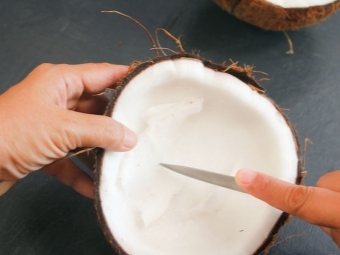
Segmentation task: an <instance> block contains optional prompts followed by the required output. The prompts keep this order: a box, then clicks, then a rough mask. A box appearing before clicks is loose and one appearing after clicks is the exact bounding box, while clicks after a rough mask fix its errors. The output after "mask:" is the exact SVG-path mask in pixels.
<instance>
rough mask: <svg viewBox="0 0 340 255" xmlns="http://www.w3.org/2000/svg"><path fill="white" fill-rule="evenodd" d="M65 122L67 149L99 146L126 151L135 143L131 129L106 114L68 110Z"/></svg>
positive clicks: (134, 135) (135, 139) (135, 137)
mask: <svg viewBox="0 0 340 255" xmlns="http://www.w3.org/2000/svg"><path fill="white" fill-rule="evenodd" d="M64 116H65V115H64ZM75 120H76V121H75ZM66 123H67V125H65V128H66V129H67V131H66V133H67V137H66V139H68V142H66V144H68V143H69V148H68V150H72V149H75V148H79V147H100V148H103V149H106V150H112V151H128V150H131V149H132V148H133V147H134V146H135V145H136V143H137V136H136V134H135V133H134V132H133V131H131V130H130V129H129V128H127V127H126V126H124V125H123V124H121V123H119V122H117V121H115V120H114V119H112V118H110V117H107V116H99V115H92V114H86V113H79V112H73V111H68V117H67V122H66Z"/></svg>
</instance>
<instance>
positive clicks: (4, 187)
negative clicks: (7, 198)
mask: <svg viewBox="0 0 340 255" xmlns="http://www.w3.org/2000/svg"><path fill="white" fill-rule="evenodd" d="M16 182H17V181H0V196H2V195H3V194H5V193H6V192H7V191H8V190H9V189H10V188H11V187H12V186H13V185H14V184H15V183H16Z"/></svg>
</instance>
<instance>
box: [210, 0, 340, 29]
mask: <svg viewBox="0 0 340 255" xmlns="http://www.w3.org/2000/svg"><path fill="white" fill-rule="evenodd" d="M214 2H215V3H217V4H218V5H219V6H221V7H222V9H224V10H226V11H227V12H229V13H230V14H232V15H234V16H235V17H237V18H239V19H240V20H243V21H245V22H247V23H250V24H252V25H254V26H257V27H260V28H262V29H265V30H274V31H286V30H295V29H298V28H301V27H305V26H309V25H312V24H315V23H317V22H320V21H322V20H324V19H326V18H327V17H329V16H330V15H332V14H333V13H335V12H336V11H337V10H339V9H340V1H339V0H338V1H335V2H333V3H330V4H327V5H323V6H311V7H309V8H283V7H281V6H278V5H274V4H271V3H269V2H267V1H265V0H214Z"/></svg>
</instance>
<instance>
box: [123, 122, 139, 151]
mask: <svg viewBox="0 0 340 255" xmlns="http://www.w3.org/2000/svg"><path fill="white" fill-rule="evenodd" d="M137 140H138V138H137V135H136V134H135V132H133V131H132V130H130V129H128V128H127V127H125V129H124V142H123V147H124V149H127V150H130V149H132V148H133V147H135V145H136V143H137Z"/></svg>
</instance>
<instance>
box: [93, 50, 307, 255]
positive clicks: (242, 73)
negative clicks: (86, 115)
mask: <svg viewBox="0 0 340 255" xmlns="http://www.w3.org/2000/svg"><path fill="white" fill-rule="evenodd" d="M178 59H188V60H196V61H200V62H202V63H203V65H204V67H206V68H210V69H213V70H214V71H216V72H222V73H228V74H231V75H233V76H234V77H236V78H238V79H239V80H241V81H242V82H244V83H245V84H247V85H248V86H249V87H251V88H252V89H253V90H255V91H257V92H258V93H259V94H261V95H262V96H263V97H265V98H266V99H267V100H268V101H270V102H271V103H272V105H273V106H274V107H275V108H276V109H277V110H278V112H279V113H280V114H281V115H282V117H283V118H284V120H285V122H286V124H287V126H288V127H289V128H290V130H291V132H292V138H293V140H294V143H295V149H296V154H297V156H299V148H300V144H299V141H298V136H297V133H296V130H295V129H294V128H293V126H292V124H291V123H290V121H289V119H288V117H287V116H286V115H285V114H284V112H283V111H282V110H281V108H280V107H279V106H278V105H277V104H276V103H275V102H274V101H273V100H272V99H270V98H269V97H268V96H266V95H265V90H264V89H263V88H262V87H261V85H260V84H259V83H258V82H257V81H256V80H255V79H254V77H253V76H252V75H251V74H252V70H251V68H242V67H239V66H237V65H236V64H235V63H233V64H231V65H230V66H225V65H224V64H215V63H213V62H211V61H208V60H205V59H204V58H202V57H200V56H198V55H195V54H188V53H177V54H173V55H169V56H163V57H157V58H155V59H151V60H148V61H145V62H134V63H132V64H131V65H130V69H129V71H128V74H127V75H126V76H125V77H124V78H123V79H122V80H121V81H119V83H118V87H117V88H116V89H115V90H114V93H113V95H112V97H111V100H110V101H109V103H108V106H107V109H106V111H105V113H104V115H105V116H110V117H111V115H112V113H113V110H114V107H115V104H116V102H117V100H118V98H119V96H120V94H121V93H122V91H123V90H124V88H125V86H127V85H128V84H129V82H130V81H131V80H132V79H133V78H134V77H135V76H137V75H138V74H140V73H141V72H142V71H143V70H145V69H147V68H148V67H150V66H152V65H154V64H157V63H160V62H162V61H168V60H178ZM104 154H105V150H104V149H102V148H99V149H98V151H97V153H96V157H95V159H96V164H95V171H94V184H95V199H94V207H95V209H96V213H97V219H98V221H99V224H100V226H101V228H102V231H103V233H104V235H105V238H106V239H107V241H108V242H109V243H110V245H111V246H112V247H113V249H114V250H115V251H116V252H117V253H118V254H119V255H129V254H128V253H126V252H125V250H124V249H123V247H122V246H121V245H120V244H119V242H118V241H117V240H116V238H115V237H114V235H113V234H112V232H111V230H110V228H109V227H108V222H107V219H106V216H105V214H104V211H103V208H102V206H101V196H100V180H101V173H102V163H103V159H104ZM298 159H299V157H298ZM296 171H297V177H296V180H295V184H297V185H300V184H301V183H302V180H303V174H302V164H301V161H300V160H298V161H297V169H296ZM289 217H290V215H289V214H288V213H286V212H282V213H281V216H280V217H279V218H278V219H277V221H276V223H275V224H274V225H273V228H272V230H271V231H270V232H269V233H268V236H267V238H266V239H265V240H264V241H263V243H262V244H261V245H260V246H259V247H258V248H257V250H256V251H255V252H254V253H253V254H258V253H260V252H262V251H265V250H269V249H270V247H271V246H270V244H271V243H273V242H274V241H275V238H276V236H277V234H278V231H279V230H280V228H281V227H282V226H283V225H284V224H285V223H286V222H287V221H288V220H289Z"/></svg>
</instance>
